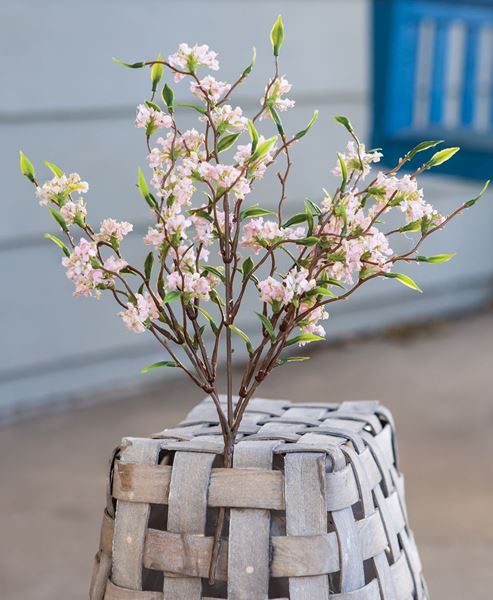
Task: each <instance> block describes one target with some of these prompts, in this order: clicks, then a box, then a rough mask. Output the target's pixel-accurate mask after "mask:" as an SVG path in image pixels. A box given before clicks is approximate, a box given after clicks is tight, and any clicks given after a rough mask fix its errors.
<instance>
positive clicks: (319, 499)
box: [284, 453, 329, 600]
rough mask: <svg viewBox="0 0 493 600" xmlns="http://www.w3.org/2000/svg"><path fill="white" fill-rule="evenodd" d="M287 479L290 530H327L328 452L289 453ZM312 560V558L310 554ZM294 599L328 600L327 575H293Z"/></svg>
mask: <svg viewBox="0 0 493 600" xmlns="http://www.w3.org/2000/svg"><path fill="white" fill-rule="evenodd" d="M284 469H285V479H286V482H285V484H286V533H287V534H288V535H317V534H323V533H324V532H326V531H327V501H326V497H325V495H326V482H325V454H311V453H310V454H288V455H286V458H285V463H284ZM305 561H306V562H309V561H310V557H309V556H306V557H305ZM289 593H290V598H292V600H306V599H307V598H310V600H327V599H328V597H329V578H328V577H327V575H314V576H306V577H290V579H289Z"/></svg>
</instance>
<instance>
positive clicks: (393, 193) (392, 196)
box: [375, 173, 437, 223]
mask: <svg viewBox="0 0 493 600" xmlns="http://www.w3.org/2000/svg"><path fill="white" fill-rule="evenodd" d="M375 187H377V188H380V189H381V190H382V191H383V192H384V200H382V201H385V202H388V201H390V203H391V204H392V205H393V206H398V207H399V209H400V210H401V211H402V212H403V213H405V215H406V222H407V223H411V222H413V221H419V220H420V219H422V218H423V217H427V218H429V219H432V218H433V217H434V216H435V215H437V212H436V211H435V210H434V209H433V207H432V206H431V204H428V203H427V202H425V200H424V198H423V190H422V189H419V188H418V182H417V181H416V179H414V178H413V177H411V176H410V175H403V176H402V177H401V178H399V177H396V176H395V175H392V176H388V175H385V174H384V173H378V175H377V178H376V181H375Z"/></svg>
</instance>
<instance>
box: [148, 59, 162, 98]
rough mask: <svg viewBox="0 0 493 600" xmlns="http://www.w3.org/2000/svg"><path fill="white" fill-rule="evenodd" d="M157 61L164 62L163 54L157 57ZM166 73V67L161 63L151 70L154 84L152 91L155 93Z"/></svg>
mask: <svg viewBox="0 0 493 600" xmlns="http://www.w3.org/2000/svg"><path fill="white" fill-rule="evenodd" d="M156 60H162V56H161V54H158V55H157V58H156ZM163 73H164V65H163V64H161V63H155V64H154V65H152V69H151V82H152V91H153V92H155V91H156V90H157V86H158V85H159V82H160V81H161V78H162V76H163Z"/></svg>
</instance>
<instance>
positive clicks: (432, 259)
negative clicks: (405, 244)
mask: <svg viewBox="0 0 493 600" xmlns="http://www.w3.org/2000/svg"><path fill="white" fill-rule="evenodd" d="M456 254H457V253H456V252H452V253H451V254H434V255H433V256H417V257H416V260H417V261H418V262H425V263H431V264H434V265H438V264H440V263H444V262H448V261H449V260H451V259H452V258H454V256H455V255H456Z"/></svg>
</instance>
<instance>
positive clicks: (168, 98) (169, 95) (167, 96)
mask: <svg viewBox="0 0 493 600" xmlns="http://www.w3.org/2000/svg"><path fill="white" fill-rule="evenodd" d="M161 96H162V98H163V102H164V103H165V104H166V106H167V107H168V110H169V112H170V113H171V114H172V113H173V102H174V101H175V93H174V91H173V88H170V87H169V85H168V84H167V83H165V84H164V87H163V90H162V92H161Z"/></svg>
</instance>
